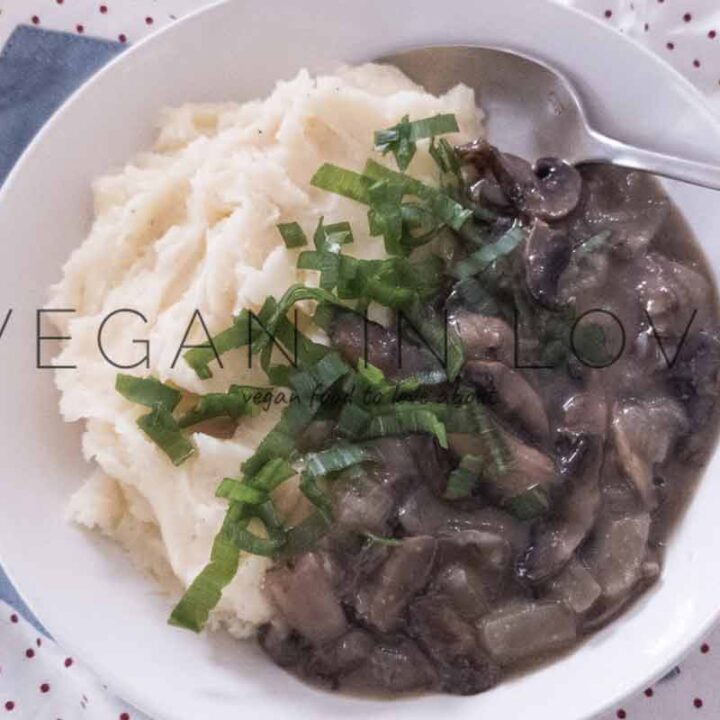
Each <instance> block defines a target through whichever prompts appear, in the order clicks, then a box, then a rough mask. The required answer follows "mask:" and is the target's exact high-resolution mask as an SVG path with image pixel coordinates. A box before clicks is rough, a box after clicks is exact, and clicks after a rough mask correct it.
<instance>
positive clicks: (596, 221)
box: [565, 165, 670, 259]
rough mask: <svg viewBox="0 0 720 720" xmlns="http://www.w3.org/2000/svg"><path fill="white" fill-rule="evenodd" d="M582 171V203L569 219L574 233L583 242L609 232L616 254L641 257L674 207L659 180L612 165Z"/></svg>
mask: <svg viewBox="0 0 720 720" xmlns="http://www.w3.org/2000/svg"><path fill="white" fill-rule="evenodd" d="M581 174H582V179H583V193H582V198H581V202H580V203H579V204H578V207H577V208H576V210H575V212H573V213H572V215H571V216H570V217H568V218H567V221H566V222H565V225H566V226H567V228H568V230H569V232H570V234H571V235H572V236H573V238H574V239H575V240H576V241H577V242H579V243H582V242H584V241H586V240H587V239H588V238H591V237H596V236H598V235H599V234H600V233H602V232H605V231H609V232H610V233H611V236H610V237H609V239H608V243H609V245H610V247H611V248H612V250H613V253H614V254H616V255H620V256H621V257H624V258H628V259H630V258H634V257H637V256H640V255H641V254H642V253H643V252H644V251H645V250H646V249H647V247H648V245H649V244H650V241H651V240H652V239H653V238H654V237H655V236H656V235H657V234H658V231H659V230H660V228H661V227H662V225H663V223H664V222H665V219H666V218H667V216H668V212H669V208H670V203H669V200H668V198H667V197H666V196H665V195H664V193H663V192H662V188H660V186H659V185H658V183H657V181H656V180H655V179H653V178H652V177H650V176H648V175H647V174H646V173H640V172H628V171H627V170H624V169H623V168H619V167H612V166H598V165H584V166H583V167H582V170H581Z"/></svg>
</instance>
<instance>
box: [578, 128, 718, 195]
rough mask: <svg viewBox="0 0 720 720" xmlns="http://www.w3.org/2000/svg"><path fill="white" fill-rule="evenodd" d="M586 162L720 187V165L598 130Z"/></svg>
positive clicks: (703, 185) (704, 185) (594, 135)
mask: <svg viewBox="0 0 720 720" xmlns="http://www.w3.org/2000/svg"><path fill="white" fill-rule="evenodd" d="M585 162H608V163H612V164H613V165H620V166H622V167H626V168H632V169H633V170H643V171H645V172H650V173H653V174H655V175H661V176H662V177H667V178H672V179H673V180H681V181H682V182H686V183H690V184H692V185H700V186H701V187H706V188H711V189H712V190H720V165H711V164H709V163H702V162H697V161H695V160H686V159H685V158H679V157H674V156H673V155H665V154H663V153H658V152H654V151H652V150H643V149H642V148H638V147H633V146H632V145H626V144H625V143H622V142H620V141H619V140H614V139H612V138H609V137H605V136H604V135H600V134H599V133H595V132H593V133H592V141H591V144H590V148H589V152H588V154H587V158H586V160H585Z"/></svg>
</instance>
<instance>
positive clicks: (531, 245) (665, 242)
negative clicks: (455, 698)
mask: <svg viewBox="0 0 720 720" xmlns="http://www.w3.org/2000/svg"><path fill="white" fill-rule="evenodd" d="M481 120H482V115H481V113H480V112H479V111H478V110H477V109H476V108H475V104H474V97H473V94H472V92H471V91H470V90H468V89H467V88H465V87H463V86H458V87H456V88H455V89H453V90H451V91H450V92H449V93H447V94H446V95H444V96H441V97H435V96H432V95H430V94H429V93H427V92H425V91H424V90H423V89H422V88H420V87H418V86H417V85H414V84H413V83H412V82H410V81H409V80H408V79H407V78H406V77H404V76H403V75H402V74H401V73H400V72H399V71H397V70H394V69H392V68H388V67H383V66H378V65H366V66H361V67H358V68H351V69H345V70H342V71H340V72H339V73H338V74H337V75H335V76H326V77H318V78H316V79H313V78H310V77H309V76H308V75H307V74H306V73H301V74H300V75H299V76H298V77H297V78H296V79H295V80H293V81H291V82H288V83H281V84H279V85H278V86H277V88H276V90H275V91H274V92H273V94H272V95H271V96H270V97H269V98H268V99H266V100H264V101H255V102H250V103H247V104H245V105H234V104H227V105H202V106H197V105H194V106H185V107H182V108H179V109H176V110H171V111H168V113H167V116H166V118H165V122H164V125H163V128H162V131H161V133H160V137H159V140H158V143H157V145H156V147H155V148H154V149H153V151H152V152H150V153H147V154H145V155H142V156H140V157H138V158H137V160H136V161H135V162H134V163H133V164H132V165H130V166H128V167H127V168H125V169H124V170H123V171H122V172H121V173H118V174H116V175H113V176H109V177H106V178H103V179H101V180H100V181H98V183H97V184H96V188H95V191H96V205H97V219H96V221H95V224H94V226H93V229H92V232H91V234H90V236H89V238H88V239H87V240H86V241H85V243H84V244H83V245H82V246H81V247H80V248H79V249H78V250H77V251H76V252H75V253H74V254H73V256H72V257H71V258H70V260H69V262H68V263H67V265H66V267H65V274H64V278H63V280H62V282H61V283H59V284H58V285H57V286H55V288H53V291H52V300H51V304H50V305H51V306H52V307H64V308H68V307H71V308H74V309H75V313H73V314H63V315H62V316H60V321H59V323H60V327H61V329H62V330H63V334H64V335H67V336H69V337H70V339H69V340H67V341H66V343H65V346H64V349H63V351H62V354H61V360H63V361H65V364H74V365H76V366H77V369H76V370H74V371H72V372H66V371H60V372H58V374H57V382H58V385H59V387H60V390H61V391H62V401H61V408H62V412H63V414H64V416H65V417H66V419H68V420H75V419H81V418H83V419H85V420H86V431H85V436H84V442H83V447H84V451H85V454H86V456H87V457H88V459H90V460H94V461H95V463H96V466H97V467H96V469H95V471H94V473H93V475H92V476H91V478H90V479H89V480H88V481H87V482H86V483H85V484H84V485H83V486H82V487H81V488H80V490H79V491H78V492H77V493H76V495H75V496H74V497H73V499H72V501H71V507H70V513H71V516H72V517H73V519H75V520H76V521H78V522H80V523H81V524H84V525H86V526H89V527H96V528H98V529H99V530H101V531H102V532H103V533H105V534H107V535H109V536H110V537H112V538H114V539H116V540H117V541H119V542H120V543H121V544H122V545H123V546H124V547H125V548H127V549H128V550H129V551H130V553H131V556H132V557H133V559H134V560H135V561H136V562H137V563H138V564H139V565H140V566H141V567H143V568H145V569H147V570H149V571H150V572H151V573H152V574H154V575H155V576H156V577H157V578H158V579H159V580H160V581H161V582H162V583H163V584H164V585H165V586H166V588H167V589H168V590H169V591H170V592H172V593H173V594H174V595H175V596H176V600H177V604H176V605H175V607H174V609H173V611H172V614H171V617H170V622H171V623H172V624H173V625H175V626H179V627H181V628H187V629H190V630H194V631H201V630H203V629H204V628H206V627H210V628H217V627H219V626H222V627H224V628H226V629H227V630H229V631H230V632H231V633H233V634H235V635H237V636H238V637H249V636H256V637H257V639H258V641H259V643H260V645H261V646H262V648H263V649H264V650H265V651H266V653H267V655H268V656H269V657H270V658H272V660H273V661H274V662H275V663H277V664H278V665H279V666H281V667H283V668H286V669H287V670H289V671H291V672H293V673H295V674H297V675H298V676H300V677H302V678H304V679H307V680H310V681H312V682H314V683H318V684H320V685H322V686H325V687H328V688H332V689H341V690H348V691H365V692H371V693H375V694H377V693H380V694H389V695H392V694H399V693H408V692H418V691H441V692H447V693H454V694H463V695H467V694H474V693H479V692H483V691H486V690H488V689H490V688H492V687H493V686H494V685H496V684H497V683H498V682H500V681H501V680H502V678H503V677H504V676H507V675H508V674H510V673H512V672H514V671H517V670H518V669H522V668H526V667H527V666H528V665H530V664H533V663H536V662H538V661H540V660H546V659H548V658H551V657H552V656H553V655H555V656H557V655H559V654H560V653H564V652H566V651H567V650H568V649H569V648H571V647H572V646H573V645H575V644H577V643H579V642H581V641H582V639H583V638H584V637H586V636H588V635H589V634H590V633H592V632H594V631H596V630H597V629H599V628H601V627H602V626H604V625H605V624H607V623H608V622H610V621H611V620H613V619H614V618H616V617H617V616H618V615H619V614H620V613H621V611H622V610H624V609H625V608H626V607H627V606H628V605H629V604H630V603H631V602H632V601H633V600H634V599H635V598H637V597H638V596H639V595H640V594H642V593H643V592H644V591H645V590H646V589H648V588H649V587H650V586H651V585H652V584H653V583H654V582H655V581H656V580H657V578H658V577H659V576H660V574H661V570H662V562H663V549H664V545H665V543H666V542H668V541H669V540H670V541H671V538H670V533H671V530H672V526H673V523H674V521H675V520H676V518H677V517H678V516H679V514H680V513H681V512H682V509H683V507H684V504H685V501H686V500H687V498H688V496H689V494H690V493H691V492H692V488H693V486H694V483H695V481H696V479H697V478H698V477H699V475H700V474H701V472H702V469H703V467H704V464H705V462H706V460H707V458H708V456H709V453H710V452H711V450H712V448H713V445H714V442H715V437H716V434H717V433H716V431H717V402H716V400H717V393H718V387H719V385H718V369H719V368H720V322H719V315H718V309H717V299H716V294H715V288H714V287H713V285H712V282H711V280H710V275H709V273H708V271H707V268H706V267H705V263H704V259H703V257H702V255H701V253H700V251H699V249H698V247H697V245H696V244H695V242H694V239H693V238H692V235H691V233H690V231H689V229H688V228H687V226H686V225H685V224H684V221H683V219H682V218H681V217H680V216H679V213H678V212H677V210H676V209H675V208H674V206H673V205H672V204H671V202H670V201H669V199H668V198H667V196H666V195H665V194H664V192H663V191H662V189H661V188H660V186H659V185H658V184H657V183H656V182H655V180H653V179H652V178H650V177H648V176H645V175H642V174H639V173H636V172H630V171H627V170H623V169H619V168H611V167H600V166H584V167H581V168H575V167H572V166H570V165H568V164H566V163H564V162H562V161H561V160H559V159H554V158H545V159H541V160H539V161H537V162H536V163H535V164H534V165H532V164H531V163H530V162H527V161H526V160H525V159H522V158H519V157H516V156H513V155H509V154H506V153H504V152H503V151H502V148H500V149H498V148H496V147H494V146H493V145H491V144H490V142H488V140H486V139H485V138H484V136H483V132H482V127H481ZM489 140H492V138H490V139H489ZM118 309H121V311H120V312H117V311H118ZM113 313H115V314H114V315H113ZM100 327H102V332H101V335H102V338H103V343H102V345H103V352H102V353H98V352H97V346H96V338H97V334H98V329H99V328H100Z"/></svg>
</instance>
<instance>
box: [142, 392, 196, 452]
mask: <svg viewBox="0 0 720 720" xmlns="http://www.w3.org/2000/svg"><path fill="white" fill-rule="evenodd" d="M137 424H138V425H139V426H140V429H141V430H142V431H143V432H144V433H145V434H146V435H147V436H148V437H149V438H150V439H151V440H152V441H153V442H154V443H155V444H156V445H157V446H158V447H159V448H160V449H161V450H162V451H163V452H164V453H165V454H166V455H167V456H168V457H169V458H170V460H171V461H172V464H173V465H181V464H182V463H184V462H185V460H187V459H188V458H189V457H190V456H191V455H192V454H193V453H194V452H195V448H194V447H193V444H192V443H191V442H190V441H189V440H188V439H187V438H186V437H185V436H184V435H183V434H182V430H181V429H180V425H178V422H177V420H176V419H175V418H174V417H173V415H172V413H171V412H170V411H169V410H168V409H167V408H166V407H164V406H163V405H160V404H158V405H156V406H155V407H154V408H153V409H152V410H151V411H150V412H149V413H148V414H147V415H143V416H142V417H141V418H139V419H138V421H137Z"/></svg>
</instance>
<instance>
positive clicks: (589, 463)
mask: <svg viewBox="0 0 720 720" xmlns="http://www.w3.org/2000/svg"><path fill="white" fill-rule="evenodd" d="M567 439H568V440H569V444H568V446H567V447H566V449H565V452H566V453H568V454H571V455H572V462H569V463H567V466H568V468H569V470H570V473H571V474H570V476H569V477H568V478H567V483H568V486H567V489H566V491H565V494H564V495H563V497H562V499H561V501H560V504H559V506H558V508H557V510H556V514H555V516H554V517H553V518H552V519H550V520H549V521H548V522H546V523H544V524H543V525H541V526H540V527H539V528H538V529H537V531H536V534H535V537H534V538H533V542H532V544H531V546H530V549H529V550H528V552H527V554H526V555H525V558H524V559H523V562H522V563H521V565H520V567H519V572H520V575H521V576H522V577H524V578H526V579H528V580H530V581H531V582H533V583H535V582H542V581H544V580H547V579H548V578H551V577H552V576H553V575H556V574H557V573H558V572H560V570H562V568H563V567H564V566H565V565H566V564H567V563H568V562H569V561H570V560H571V559H572V557H573V555H574V554H575V551H576V550H577V549H578V548H579V547H580V545H581V544H582V543H583V541H584V540H585V538H586V537H587V536H588V534H589V533H590V531H591V530H592V527H593V525H594V523H595V518H596V516H597V513H598V510H599V507H600V489H599V487H598V483H599V477H600V469H601V467H602V461H603V440H602V438H601V437H600V436H598V435H590V434H575V435H570V436H568V438H567ZM562 464H563V463H562V462H561V465H562Z"/></svg>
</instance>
